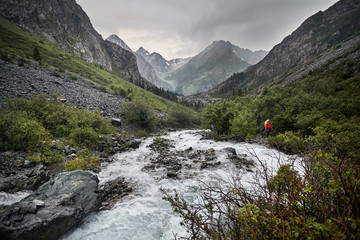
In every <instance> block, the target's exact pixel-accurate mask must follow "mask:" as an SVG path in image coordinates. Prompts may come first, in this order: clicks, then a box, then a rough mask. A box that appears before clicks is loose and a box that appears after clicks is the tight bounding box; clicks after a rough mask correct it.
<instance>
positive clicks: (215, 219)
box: [163, 143, 360, 239]
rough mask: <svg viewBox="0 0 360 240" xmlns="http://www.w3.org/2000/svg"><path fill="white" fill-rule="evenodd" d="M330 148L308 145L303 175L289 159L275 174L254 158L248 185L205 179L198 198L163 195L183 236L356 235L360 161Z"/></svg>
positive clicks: (304, 237) (166, 193)
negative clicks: (255, 163) (210, 182)
mask: <svg viewBox="0 0 360 240" xmlns="http://www.w3.org/2000/svg"><path fill="white" fill-rule="evenodd" d="M331 149H332V150H329V149H327V146H323V147H322V148H313V149H308V154H307V155H306V156H305V157H304V158H303V163H302V168H301V172H302V174H301V175H300V174H299V172H298V171H297V170H295V168H294V167H293V166H292V165H289V164H284V165H280V166H279V168H278V170H277V172H276V174H274V175H273V174H272V172H271V171H270V169H268V168H267V167H266V164H263V163H261V159H258V160H259V161H260V166H262V167H263V168H262V169H261V170H260V171H259V172H258V175H256V176H255V178H254V180H253V181H252V182H251V186H250V187H249V186H247V187H245V186H244V185H243V183H242V181H241V179H235V178H234V180H233V183H232V187H231V188H230V189H229V190H228V191H224V190H222V189H219V188H217V187H211V186H208V185H206V184H204V183H203V184H202V185H203V186H202V188H201V190H200V191H199V197H200V201H198V202H196V203H195V202H188V201H187V200H185V199H184V198H182V197H181V196H180V195H179V194H177V193H176V194H175V195H173V194H170V193H168V192H166V191H164V190H163V193H164V199H165V200H167V201H168V202H170V204H171V205H172V207H173V210H174V212H175V213H177V214H178V215H179V216H181V217H182V218H183V221H182V226H183V227H184V228H185V229H186V230H187V233H188V235H187V236H186V237H184V239H358V238H359V237H360V233H359V231H358V229H359V227H360V208H359V206H360V192H359V191H358V188H359V184H360V182H359V177H360V176H359V172H360V167H359V164H358V163H355V162H354V161H353V160H351V159H348V158H346V156H345V155H343V156H342V158H340V157H339V153H338V152H337V150H336V144H335V143H334V145H332V147H331ZM279 162H280V161H279Z"/></svg>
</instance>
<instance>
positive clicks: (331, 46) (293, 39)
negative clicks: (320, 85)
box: [211, 0, 360, 95]
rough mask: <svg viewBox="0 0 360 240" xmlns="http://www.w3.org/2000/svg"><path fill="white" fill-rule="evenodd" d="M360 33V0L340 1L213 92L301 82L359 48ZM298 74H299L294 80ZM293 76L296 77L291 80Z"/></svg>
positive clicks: (310, 19) (314, 17)
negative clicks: (312, 72) (307, 75)
mask: <svg viewBox="0 0 360 240" xmlns="http://www.w3.org/2000/svg"><path fill="white" fill-rule="evenodd" d="M359 31H360V3H359V1H357V0H342V1H339V2H337V3H336V4H334V5H333V6H332V7H330V8H329V9H327V10H326V11H324V12H322V11H320V12H318V13H317V14H315V15H313V16H311V17H309V18H308V19H307V20H306V21H305V22H304V23H303V24H301V26H300V27H299V28H297V29H296V30H295V31H294V32H293V33H292V34H291V35H289V36H287V37H286V38H284V40H283V41H282V42H281V43H279V44H278V45H276V46H275V47H274V48H273V49H272V50H271V51H270V52H269V54H267V55H266V57H265V58H264V59H263V60H262V61H260V62H259V63H258V64H256V65H254V66H252V67H250V68H249V69H247V70H246V71H245V72H243V73H238V74H235V75H234V76H232V77H230V78H229V79H227V80H226V81H225V82H223V83H222V84H220V85H219V86H217V87H216V88H214V89H213V90H211V93H212V94H217V95H218V94H220V95H221V94H229V93H231V92H234V91H235V92H237V91H240V92H248V91H251V90H254V89H256V88H258V87H261V86H263V84H270V83H272V84H273V83H279V82H281V81H285V82H284V84H286V83H287V84H288V83H290V82H292V83H293V82H294V81H298V80H300V79H301V76H302V75H304V74H306V73H309V72H310V71H312V70H314V69H316V68H319V67H320V66H321V65H323V64H325V63H327V62H329V61H334V60H335V59H337V58H339V57H340V56H341V55H343V54H345V53H346V52H347V51H350V50H351V49H353V48H356V46H358V44H359V40H358V39H357V36H358V35H359ZM301 69H302V70H301ZM300 70H301V71H300ZM296 72H297V73H298V74H297V77H296V78H295V77H294V75H295V73H296ZM301 72H302V74H301ZM290 75H292V76H293V77H292V78H291V79H292V80H290ZM286 77H287V78H286Z"/></svg>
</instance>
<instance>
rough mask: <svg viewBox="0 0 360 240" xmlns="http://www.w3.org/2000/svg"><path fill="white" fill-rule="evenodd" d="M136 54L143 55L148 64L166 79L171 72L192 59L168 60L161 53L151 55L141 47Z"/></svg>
mask: <svg viewBox="0 0 360 240" xmlns="http://www.w3.org/2000/svg"><path fill="white" fill-rule="evenodd" d="M136 53H137V54H139V55H141V56H142V57H143V58H144V59H145V60H146V61H147V62H148V63H150V64H151V65H152V66H153V67H154V69H155V70H156V72H157V73H158V75H159V76H160V77H161V78H164V77H165V76H166V74H168V73H169V72H172V71H175V70H176V69H178V68H180V67H181V66H182V65H184V64H185V63H187V62H188V61H189V59H190V58H176V59H172V60H166V59H165V58H164V57H163V56H161V54H160V53H157V52H153V53H149V52H148V51H147V50H145V49H144V48H143V47H140V48H139V49H138V50H137V51H136Z"/></svg>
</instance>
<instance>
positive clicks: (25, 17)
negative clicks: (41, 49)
mask: <svg viewBox="0 0 360 240" xmlns="http://www.w3.org/2000/svg"><path fill="white" fill-rule="evenodd" d="M0 15H2V16H4V17H5V18H6V19H8V20H9V21H10V22H13V23H16V24H17V25H19V26H21V27H22V28H24V29H26V30H27V31H29V32H31V33H33V34H35V35H37V36H39V37H41V38H43V39H45V40H47V41H49V42H51V43H53V44H55V45H56V46H58V47H60V48H62V49H64V50H66V51H67V52H70V53H73V54H75V55H76V56H78V57H81V58H82V59H84V60H86V61H87V62H90V63H98V64H100V65H102V66H104V67H105V68H106V69H108V70H111V66H112V65H111V59H110V57H109V55H108V54H107V52H106V50H105V45H104V40H103V39H102V37H101V35H100V34H99V33H97V32H96V30H95V29H94V28H93V26H92V24H91V22H90V19H89V17H88V16H87V15H86V13H85V12H84V11H83V10H82V8H81V7H80V6H79V5H78V4H76V2H75V0H62V1H58V0H26V1H18V0H2V1H0Z"/></svg>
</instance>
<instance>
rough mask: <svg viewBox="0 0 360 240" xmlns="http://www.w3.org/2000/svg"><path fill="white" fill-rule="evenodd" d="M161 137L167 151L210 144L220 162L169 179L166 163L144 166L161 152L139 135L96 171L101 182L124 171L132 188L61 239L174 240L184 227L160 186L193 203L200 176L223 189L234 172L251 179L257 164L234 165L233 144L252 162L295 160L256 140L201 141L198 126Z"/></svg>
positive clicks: (273, 165) (204, 147) (184, 161)
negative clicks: (230, 155) (134, 146)
mask: <svg viewBox="0 0 360 240" xmlns="http://www.w3.org/2000/svg"><path fill="white" fill-rule="evenodd" d="M161 138H163V139H167V140H169V141H170V142H171V143H172V144H173V145H174V147H173V148H171V151H184V150H187V149H189V148H190V147H191V149H192V151H197V150H209V149H213V150H215V153H216V157H217V159H216V161H217V162H220V164H219V165H217V166H216V167H211V168H205V169H199V168H195V167H188V168H186V167H182V169H181V170H180V173H179V174H178V177H177V178H168V177H167V176H166V169H165V168H162V167H159V168H155V169H152V170H144V166H146V165H147V164H149V162H150V161H151V159H154V158H155V157H157V156H158V154H159V153H156V152H154V151H153V150H151V149H150V147H149V145H150V144H152V143H153V142H154V140H155V139H156V138H155V137H154V138H148V139H146V140H143V142H142V144H141V145H140V147H139V148H138V149H135V150H130V151H127V152H123V153H120V154H117V155H115V156H114V161H113V162H112V163H108V164H106V165H103V166H102V171H101V172H100V173H99V174H98V177H99V180H100V183H104V182H107V181H109V180H112V179H115V178H117V177H118V176H122V177H124V178H125V180H126V181H127V182H129V183H131V184H132V186H133V189H134V191H133V192H131V193H130V194H129V195H127V196H126V197H124V198H123V199H122V200H121V201H120V202H118V203H117V204H116V205H115V207H114V208H112V209H111V210H108V211H102V212H98V213H94V214H92V215H90V216H88V217H87V218H86V219H85V220H83V221H82V223H81V224H80V225H79V226H78V227H77V229H76V230H74V231H73V232H72V233H71V234H68V235H66V236H64V237H63V238H62V240H105V239H117V240H167V239H174V236H175V235H177V236H186V232H185V230H184V229H183V228H182V227H181V226H180V221H181V218H180V217H178V216H176V215H175V214H174V213H173V211H172V209H171V206H170V204H169V203H168V202H166V201H165V200H163V199H162V197H163V194H162V193H161V191H160V189H164V190H165V191H167V192H169V193H173V192H174V191H175V190H176V191H177V192H178V193H179V194H180V195H181V196H183V197H185V198H186V199H187V200H188V201H190V202H194V201H197V199H198V194H197V189H199V187H200V185H201V184H200V181H201V182H203V183H206V184H209V185H211V186H219V187H221V188H223V189H224V190H226V189H227V188H228V187H229V185H228V182H229V181H230V180H231V179H232V177H234V176H239V175H243V178H242V179H243V181H245V182H246V181H251V180H252V178H253V177H254V175H253V174H254V173H256V169H257V167H256V166H255V167H254V169H253V171H252V172H249V171H246V170H243V169H239V168H236V167H235V164H234V163H233V162H232V161H230V160H229V159H228V155H227V152H226V151H224V149H225V148H229V147H230V148H234V149H235V150H236V153H237V154H238V155H240V154H246V157H247V158H249V159H251V158H253V160H254V162H255V165H258V164H257V163H256V162H257V159H256V158H258V159H261V161H263V162H264V163H266V164H267V166H268V167H269V168H272V169H274V171H276V169H277V167H278V164H279V161H281V162H282V163H285V162H290V161H293V159H292V158H291V157H290V156H287V155H285V154H282V153H280V152H277V151H275V150H273V149H269V148H266V147H264V146H262V145H258V144H248V143H234V142H215V141H213V140H203V139H201V138H202V137H201V135H200V134H199V133H198V131H196V130H186V131H185V130H184V131H177V132H170V133H168V134H165V135H163V136H161ZM255 155H256V156H257V157H255ZM244 156H245V155H244ZM179 161H181V164H182V165H184V166H186V165H188V166H190V164H191V163H190V162H188V160H187V159H186V158H181V157H180V158H179ZM245 182H244V184H246V183H245ZM249 186H250V185H249Z"/></svg>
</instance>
